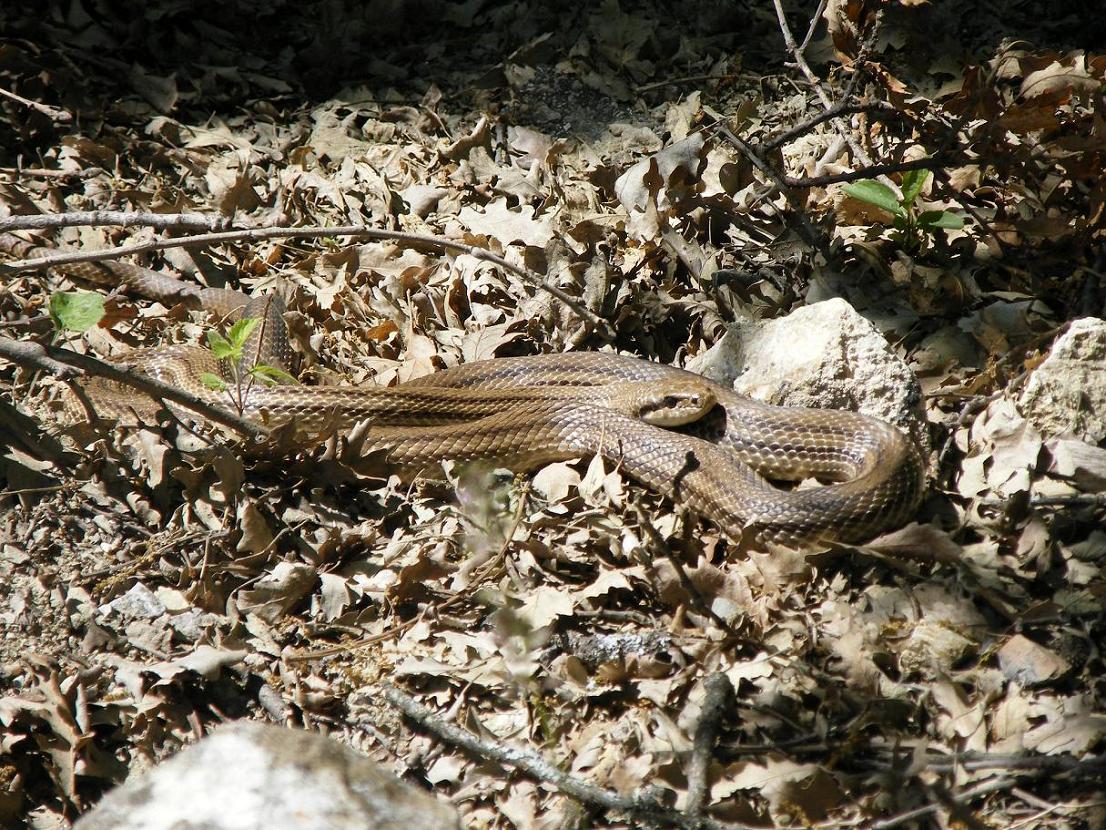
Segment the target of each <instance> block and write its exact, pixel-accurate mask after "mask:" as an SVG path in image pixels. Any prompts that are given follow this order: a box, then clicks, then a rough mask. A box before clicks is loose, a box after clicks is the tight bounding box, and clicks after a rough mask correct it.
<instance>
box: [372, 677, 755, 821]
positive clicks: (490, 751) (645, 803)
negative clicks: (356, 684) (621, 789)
mask: <svg viewBox="0 0 1106 830" xmlns="http://www.w3.org/2000/svg"><path fill="white" fill-rule="evenodd" d="M384 696H385V697H386V698H387V699H388V702H389V703H391V704H392V705H393V706H395V707H396V708H397V709H399V710H400V711H401V712H403V714H405V715H406V716H407V717H409V718H410V719H411V720H413V721H414V722H415V723H417V724H419V726H421V727H423V728H424V729H426V730H428V731H430V732H432V733H434V734H435V735H437V736H438V737H439V738H440V739H442V740H443V741H445V742H446V743H449V744H451V745H453V746H457V747H460V748H461V749H464V750H465V751H466V752H470V753H472V754H473V755H475V756H477V757H478V758H483V759H485V760H488V761H494V762H495V763H497V764H502V765H504V766H508V767H514V768H516V769H518V770H521V771H522V772H523V773H525V774H526V775H528V776H530V777H531V778H534V779H537V780H538V781H541V782H542V783H544V784H549V785H550V786H552V787H555V788H556V789H557V790H558V791H559V792H560V793H562V794H563V795H567V796H569V797H570V798H574V799H576V800H577V801H580V802H582V803H584V804H587V805H589V806H592V807H599V808H602V809H604V810H611V811H613V812H616V813H621V814H623V815H625V816H627V817H628V818H630V819H631V820H632V821H634V822H641V823H645V824H652V825H658V826H662V827H678V828H681V830H684V828H686V830H752V828H751V827H749V826H748V825H744V824H734V823H731V822H722V821H717V820H715V819H710V818H705V817H702V816H690V815H687V814H686V813H683V812H680V811H679V810H673V809H672V808H670V807H665V806H664V805H662V804H661V803H660V802H659V800H658V798H657V794H656V792H655V791H654V790H652V789H645V790H641V791H638V792H637V793H635V794H634V795H628V796H627V795H622V794H621V793H618V792H615V791H614V790H607V789H603V788H602V787H596V786H594V785H592V784H588V783H587V782H586V781H582V780H581V779H579V778H577V777H576V776H574V775H569V774H568V773H566V772H564V771H562V770H560V769H558V768H557V767H555V766H554V765H553V764H551V763H549V761H547V760H545V759H544V758H543V757H541V756H540V755H537V754H536V753H532V752H527V751H525V750H522V749H517V748H514V747H509V746H505V745H503V744H498V743H495V744H493V743H491V742H490V741H486V740H484V739H482V738H478V737H476V736H475V735H473V734H472V733H471V732H468V731H466V730H464V729H461V728H460V727H459V726H456V725H454V724H452V723H448V722H446V721H445V720H443V719H442V718H440V717H438V716H437V715H435V714H434V713H433V712H431V711H430V710H429V709H427V708H426V707H425V706H423V705H422V704H420V703H419V702H418V701H416V700H415V699H414V698H412V697H410V696H409V695H407V694H405V693H404V692H401V691H400V690H399V689H397V688H396V687H395V686H391V685H386V686H385V687H384Z"/></svg>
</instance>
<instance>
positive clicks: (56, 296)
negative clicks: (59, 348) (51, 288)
mask: <svg viewBox="0 0 1106 830" xmlns="http://www.w3.org/2000/svg"><path fill="white" fill-rule="evenodd" d="M50 319H51V320H52V321H53V323H54V328H56V329H58V330H60V331H75V332H78V333H81V332H86V331H88V330H89V329H90V328H92V327H93V326H94V325H96V324H97V323H99V322H100V321H101V320H103V319H104V298H103V297H101V296H100V295H99V294H96V293H93V292H91V291H56V292H54V293H53V294H51V295H50Z"/></svg>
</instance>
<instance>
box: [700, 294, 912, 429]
mask: <svg viewBox="0 0 1106 830" xmlns="http://www.w3.org/2000/svg"><path fill="white" fill-rule="evenodd" d="M687 368H689V369H691V370H692V371H695V372H700V373H702V374H703V375H706V376H707V377H708V378H710V379H711V380H714V381H717V382H718V383H722V384H725V385H731V384H732V385H733V388H734V389H735V390H737V391H738V392H740V393H741V394H743V395H748V396H749V397H751V398H756V399H758V400H762V401H766V402H768V403H771V404H776V405H777V406H796V407H809V408H814V409H850V410H854V411H857V412H863V413H865V414H867V415H874V416H876V417H877V418H882V419H884V420H885V421H890V422H891V423H893V424H895V425H896V426H898V427H899V428H900V429H902V430H904V431H905V432H907V433H908V434H910V435H911V436H912V437H913V438H914V439H915V441H917V442H918V443H919V444H920V446H922V447H927V446H928V440H927V435H926V430H925V412H924V410H923V407H922V396H921V388H920V386H919V385H918V379H917V378H916V377H915V376H914V373H913V372H912V371H911V370H910V367H909V366H907V365H906V363H905V362H904V361H903V360H902V358H900V357H899V356H898V355H897V354H896V353H895V351H894V349H892V348H891V345H890V344H889V343H888V342H887V340H886V339H885V338H884V337H883V335H882V334H880V332H879V330H878V329H876V327H875V326H873V325H872V324H871V323H870V322H869V321H868V320H866V319H865V318H864V317H862V316H861V315H860V314H858V313H857V312H856V311H855V310H854V309H853V307H852V306H851V305H849V304H848V303H847V302H846V301H845V300H842V299H839V298H835V299H832V300H825V301H824V302H820V303H814V304H813V305H808V306H803V307H802V308H798V309H796V310H795V311H793V312H792V313H791V314H789V315H787V316H786V317H781V318H778V319H775V320H744V321H739V322H737V323H734V324H732V325H731V326H730V329H729V331H727V332H726V334H724V335H723V336H722V338H721V339H720V340H719V341H718V342H717V343H715V344H714V346H712V347H711V348H710V349H709V350H707V351H706V352H704V353H703V354H702V355H700V356H698V357H697V358H696V359H694V360H692V361H690V362H689V364H688V367H687Z"/></svg>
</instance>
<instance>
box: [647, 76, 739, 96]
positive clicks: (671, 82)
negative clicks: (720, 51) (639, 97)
mask: <svg viewBox="0 0 1106 830" xmlns="http://www.w3.org/2000/svg"><path fill="white" fill-rule="evenodd" d="M740 77H741V76H740V75H738V74H736V73H727V74H725V75H685V76H684V77H682V78H667V79H665V80H663V81H656V82H655V83H651V84H642V85H641V86H639V87H638V88H637V91H638V92H650V91H652V90H654V89H662V88H663V87H666V86H679V85H681V84H697V83H703V82H704V81H730V80H733V79H734V78H740Z"/></svg>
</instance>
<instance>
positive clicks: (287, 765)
mask: <svg viewBox="0 0 1106 830" xmlns="http://www.w3.org/2000/svg"><path fill="white" fill-rule="evenodd" d="M455 827H457V816H456V814H455V813H454V811H453V810H452V809H451V808H449V807H447V806H445V805H443V804H440V803H439V802H438V801H436V800H435V799H434V797H433V796H431V795H429V794H427V793H425V792H422V791H421V790H418V789H415V788H414V787H411V786H409V785H408V784H404V783H403V782H401V781H400V780H399V779H398V778H396V777H395V776H393V775H391V774H390V773H388V772H386V771H385V770H383V769H381V768H380V767H379V766H377V765H376V764H374V763H373V762H372V761H370V760H368V759H367V758H364V757H362V756H360V755H358V754H357V753H355V752H354V751H353V750H351V749H349V748H347V747H345V746H342V745H341V744H339V743H338V742H337V741H334V740H331V739H330V738H326V737H324V736H322V735H315V734H312V733H309V732H303V731H300V730H295V729H281V728H279V727H276V726H267V725H264V724H259V723H247V722H240V723H236V724H232V725H230V726H227V727H224V728H222V729H219V730H218V731H216V732H215V733H213V734H212V735H209V736H208V737H206V738H204V739H203V740H201V741H200V742H199V743H197V744H195V745H194V746H191V747H188V748H187V749H185V750H183V751H182V752H180V753H179V754H178V755H176V756H175V757H173V758H171V759H169V760H168V761H165V762H163V763H161V764H159V765H158V766H157V767H155V768H154V769H152V770H151V771H150V772H149V773H147V774H145V775H142V776H139V777H137V778H136V779H132V780H130V781H127V782H126V783H125V784H123V785H121V786H120V787H118V788H116V789H115V790H113V791H112V792H110V793H108V795H107V796H106V797H105V798H104V800H103V801H101V802H100V803H99V804H98V805H97V806H96V807H94V808H93V809H92V810H91V811H89V812H88V813H87V814H86V815H85V816H83V817H82V818H81V819H80V820H79V821H78V822H77V823H76V824H75V825H74V830H201V828H202V830H254V828H257V830H261V829H262V828H264V830H354V828H357V830H400V828H402V830H448V828H455Z"/></svg>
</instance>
